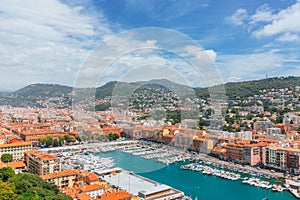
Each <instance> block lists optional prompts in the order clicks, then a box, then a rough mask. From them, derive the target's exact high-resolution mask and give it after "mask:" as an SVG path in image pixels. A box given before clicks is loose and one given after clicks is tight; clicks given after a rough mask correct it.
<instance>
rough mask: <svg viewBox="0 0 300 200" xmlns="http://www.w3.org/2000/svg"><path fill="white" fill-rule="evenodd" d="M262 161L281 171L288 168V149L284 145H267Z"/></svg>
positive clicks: (265, 164) (267, 165)
mask: <svg viewBox="0 0 300 200" xmlns="http://www.w3.org/2000/svg"><path fill="white" fill-rule="evenodd" d="M262 163H263V165H264V166H266V167H269V168H272V169H277V170H280V171H286V170H287V151H286V149H284V148H282V147H276V146H267V147H264V148H263V152H262Z"/></svg>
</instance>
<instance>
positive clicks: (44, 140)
mask: <svg viewBox="0 0 300 200" xmlns="http://www.w3.org/2000/svg"><path fill="white" fill-rule="evenodd" d="M46 140H47V138H46V137H45V136H42V137H40V138H39V139H38V141H39V142H40V143H41V145H44V144H46Z"/></svg>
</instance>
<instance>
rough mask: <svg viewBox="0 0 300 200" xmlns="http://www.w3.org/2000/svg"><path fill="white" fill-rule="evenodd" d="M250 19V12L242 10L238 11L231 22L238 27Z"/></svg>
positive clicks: (231, 18)
mask: <svg viewBox="0 0 300 200" xmlns="http://www.w3.org/2000/svg"><path fill="white" fill-rule="evenodd" d="M246 19H248V12H247V10H246V9H243V8H240V9H238V10H237V11H236V12H235V13H234V14H233V15H232V16H231V17H230V18H229V20H230V21H231V23H233V24H234V25H236V26H241V25H244V21H245V20H246Z"/></svg>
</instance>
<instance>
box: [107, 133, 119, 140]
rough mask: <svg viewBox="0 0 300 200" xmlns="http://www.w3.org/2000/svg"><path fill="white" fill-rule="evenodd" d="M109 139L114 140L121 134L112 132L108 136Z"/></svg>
mask: <svg viewBox="0 0 300 200" xmlns="http://www.w3.org/2000/svg"><path fill="white" fill-rule="evenodd" d="M107 138H108V140H109V141H112V140H116V139H118V138H119V135H118V134H115V133H114V134H112V133H109V134H108V136H107Z"/></svg>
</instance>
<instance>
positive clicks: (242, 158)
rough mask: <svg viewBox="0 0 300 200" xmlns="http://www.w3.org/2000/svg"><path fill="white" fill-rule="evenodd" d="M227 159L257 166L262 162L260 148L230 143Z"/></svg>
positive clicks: (254, 145)
mask: <svg viewBox="0 0 300 200" xmlns="http://www.w3.org/2000/svg"><path fill="white" fill-rule="evenodd" d="M226 148H227V159H228V160H229V161H233V162H237V163H240V164H247V165H251V166H254V165H257V164H259V163H260V161H261V156H260V155H261V154H260V147H259V146H258V145H256V144H233V143H228V144H227V146H226Z"/></svg>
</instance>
